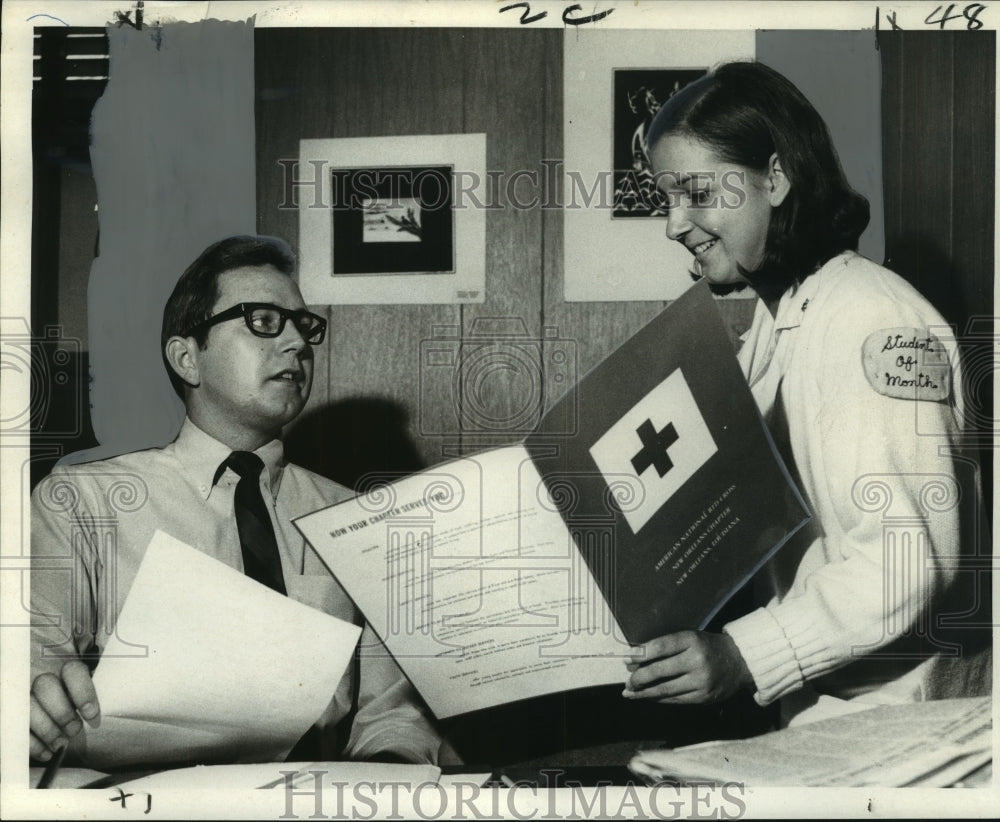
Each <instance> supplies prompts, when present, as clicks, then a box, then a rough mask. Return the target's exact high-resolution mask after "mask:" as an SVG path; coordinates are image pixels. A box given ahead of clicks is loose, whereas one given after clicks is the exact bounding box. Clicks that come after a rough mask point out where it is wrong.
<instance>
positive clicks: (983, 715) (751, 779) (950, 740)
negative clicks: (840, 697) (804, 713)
mask: <svg viewBox="0 0 1000 822" xmlns="http://www.w3.org/2000/svg"><path fill="white" fill-rule="evenodd" d="M992 727H993V721H992V713H991V701H990V698H989V697H979V698H974V699H946V700H938V701H933V702H916V703H910V704H906V705H883V706H878V707H874V708H871V709H870V710H865V711H860V712H857V713H851V714H848V715H846V716H842V717H836V718H833V719H824V720H822V721H820V722H813V723H812V724H809V725H802V726H800V727H796V728H786V729H785V730H782V731H775V732H774V733H769V734H764V735H762V736H758V737H754V738H752V739H742V740H726V741H720V742H710V743H706V744H702V745H692V746H689V747H687V748H677V749H676V750H655V751H643V752H642V753H640V754H637V755H636V756H635V757H634V758H633V759H632V761H631V762H630V763H629V767H630V768H631V769H632V771H633V772H634V773H636V774H637V775H639V776H640V777H642V778H643V779H644V780H645V781H647V782H648V783H650V784H656V783H659V782H678V781H680V782H683V781H694V780H699V781H701V780H704V781H711V782H716V783H725V782H740V783H743V784H745V785H750V786H767V787H771V786H831V787H834V786H837V787H852V786H853V787H863V786H868V785H881V786H887V787H901V786H923V787H944V786H947V785H953V784H955V783H956V782H958V781H959V780H960V779H962V778H963V777H964V776H966V775H967V774H969V773H972V772H973V771H974V770H976V769H977V768H980V767H982V766H983V765H984V764H985V763H987V762H990V761H991V760H992V748H991V745H992V733H991V732H992Z"/></svg>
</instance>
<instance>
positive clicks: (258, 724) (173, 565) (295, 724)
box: [86, 531, 361, 768]
mask: <svg viewBox="0 0 1000 822" xmlns="http://www.w3.org/2000/svg"><path fill="white" fill-rule="evenodd" d="M360 633H361V629H360V628H359V627H358V626H356V625H352V624H350V623H348V622H344V621H342V620H339V619H336V618H334V617H332V616H330V615H328V614H325V613H322V612H321V611H318V610H316V609H314V608H310V607H308V606H306V605H303V604H302V603H300V602H296V601H295V600H292V599H289V598H288V597H285V596H281V595H280V594H276V593H274V592H273V591H271V590H270V589H269V588H266V587H265V586H263V585H260V584H259V583H257V582H254V581H253V580H251V579H249V578H248V577H246V576H245V575H244V574H242V573H240V572H239V571H236V570H234V569H232V568H230V567H229V566H227V565H225V564H224V563H221V562H219V561H217V560H215V559H213V558H211V557H208V556H206V555H205V554H202V553H201V552H200V551H197V550H195V549H194V548H192V547H190V546H188V545H185V544H184V543H182V542H180V541H178V540H176V539H174V538H173V537H170V536H168V535H167V534H164V533H162V532H160V531H157V532H156V534H155V535H154V536H153V539H152V540H151V542H150V544H149V547H148V549H147V551H146V555H145V557H144V558H143V562H142V565H141V566H140V568H139V572H138V574H137V575H136V578H135V581H134V583H133V585H132V588H131V589H130V591H129V594H128V597H127V599H126V601H125V606H124V607H123V608H122V611H121V614H119V617H118V623H117V627H116V631H115V635H114V636H113V637H111V638H110V639H109V641H108V643H107V645H106V647H105V649H104V652H103V654H102V656H101V660H100V663H99V664H98V666H97V670H96V671H95V673H94V684H95V686H96V688H97V694H98V699H99V700H100V703H101V714H102V719H101V725H100V727H99V728H97V729H88V731H87V735H86V744H87V751H86V761H87V763H88V764H89V765H91V766H93V767H97V768H106V767H113V766H115V765H117V764H120V763H128V764H130V765H135V764H138V763H143V762H155V763H166V762H179V761H187V762H190V761H199V760H200V761H203V762H211V761H219V760H235V761H257V762H261V761H269V760H273V759H275V758H277V757H280V756H281V755H283V754H284V753H286V752H287V751H288V750H289V749H290V748H291V747H292V746H293V745H294V744H295V742H297V741H298V739H299V738H300V737H301V736H302V734H304V733H305V732H306V730H308V728H309V727H310V726H311V725H312V723H313V722H315V721H316V719H317V718H318V717H319V716H320V714H321V713H322V712H323V710H324V709H325V708H326V706H327V705H328V704H329V702H330V700H331V699H332V697H333V694H334V691H335V690H336V688H337V684H338V683H339V682H340V679H341V676H342V675H343V673H344V670H345V669H346V668H347V665H348V663H349V662H350V660H351V657H352V654H353V652H354V647H355V645H356V644H357V640H358V637H359V636H360Z"/></svg>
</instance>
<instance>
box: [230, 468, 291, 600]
mask: <svg viewBox="0 0 1000 822" xmlns="http://www.w3.org/2000/svg"><path fill="white" fill-rule="evenodd" d="M227 465H228V466H229V467H230V468H232V469H233V471H235V472H236V473H237V474H239V477H240V481H239V482H238V483H236V494H235V504H234V508H235V512H236V528H237V529H238V530H239V533H240V547H241V548H242V549H243V571H244V573H245V574H246V575H247V576H248V577H250V578H251V579H255V580H257V582H259V583H261V584H262V585H266V586H267V587H268V588H272V589H273V590H275V591H277V592H278V593H279V594H284V593H285V579H284V577H283V576H282V574H281V557H280V556H279V555H278V543H277V540H275V538H274V527H273V526H272V525H271V518H270V516H268V513H267V506H266V505H265V504H264V498H263V496H261V493H260V472H261V470H262V469H263V468H264V462H263V461H262V460H261V458H260V457H258V456H257V455H256V454H251V453H250V452H249V451H233V453H232V454H230V455H229V456H228V457H227V458H226V461H225V462H224V463H222V465H221V466H220V467H219V473H220V475H221V472H222V471H223V470H224V469H225V467H226V466H227Z"/></svg>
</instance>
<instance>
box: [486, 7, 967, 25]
mask: <svg viewBox="0 0 1000 822" xmlns="http://www.w3.org/2000/svg"><path fill="white" fill-rule="evenodd" d="M512 9H522V11H521V21H520V22H521V25H522V26H526V25H528V24H529V23H534V22H537V21H538V20H541V19H542V18H543V17H547V16H548V14H549V13H548V12H547V11H543V12H539V13H538V14H532V13H531V4H530V3H511V4H510V5H509V6H504V7H503V8H502V9H500V14H503V13H504V12H505V11H511V10H512ZM582 9H583V7H582V6H581V5H580V4H579V3H574V4H573V5H571V6H566V8H565V9H563V13H562V20H563V23H565V24H566V25H567V26H582V25H583V24H584V23H595V22H597V21H598V20H603V19H604V18H605V17H607V16H608V15H609V14H611V12H613V11H614V9H607V10H606V11H602V12H599V13H597V14H589V15H587V16H585V17H573V12H575V11H581V10H582ZM980 25H982V24H980Z"/></svg>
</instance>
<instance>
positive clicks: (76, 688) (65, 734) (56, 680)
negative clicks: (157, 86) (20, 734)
mask: <svg viewBox="0 0 1000 822" xmlns="http://www.w3.org/2000/svg"><path fill="white" fill-rule="evenodd" d="M78 714H79V715H78ZM81 716H82V717H83V718H84V719H85V720H87V723H88V724H89V725H90V726H92V727H97V726H98V725H99V724H100V719H101V708H100V705H99V704H98V702H97V691H96V690H95V689H94V682H93V680H92V679H91V678H90V671H89V670H88V669H87V666H86V665H85V664H84V663H83V662H82V661H80V660H78V659H73V660H70V661H69V662H67V663H66V664H65V665H63V667H62V671H61V672H60V675H59V676H56V675H55V674H39V675H38V676H37V677H35V680H34V681H33V682H32V683H31V716H30V725H31V757H32V758H33V759H37V760H41V761H42V762H46V761H48V760H49V759H51V758H52V754H53V753H54V752H55V751H56V750H58V749H59V748H60V747H62V746H63V745H68V744H69V741H70V739H72V738H73V737H74V736H76V735H77V734H78V733H80V731H82V730H83V722H81V721H80V717H81Z"/></svg>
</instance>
